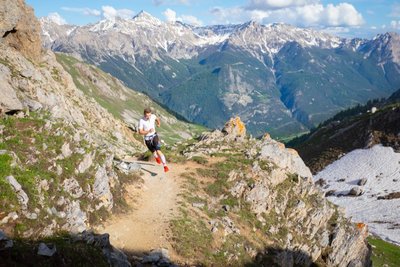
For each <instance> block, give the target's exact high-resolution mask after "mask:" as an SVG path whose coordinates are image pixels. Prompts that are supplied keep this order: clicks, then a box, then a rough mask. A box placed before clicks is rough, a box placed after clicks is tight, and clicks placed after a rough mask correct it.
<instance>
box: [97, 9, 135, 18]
mask: <svg viewBox="0 0 400 267" xmlns="http://www.w3.org/2000/svg"><path fill="white" fill-rule="evenodd" d="M101 9H102V11H103V17H104V18H106V19H113V18H115V17H120V18H123V19H129V18H132V17H133V14H134V11H133V10H130V9H115V8H114V7H112V6H102V7H101Z"/></svg>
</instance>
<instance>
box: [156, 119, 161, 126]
mask: <svg viewBox="0 0 400 267" xmlns="http://www.w3.org/2000/svg"><path fill="white" fill-rule="evenodd" d="M156 125H157V127H160V125H161V121H160V119H159V118H158V117H156Z"/></svg>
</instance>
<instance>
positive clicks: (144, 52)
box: [42, 13, 400, 137]
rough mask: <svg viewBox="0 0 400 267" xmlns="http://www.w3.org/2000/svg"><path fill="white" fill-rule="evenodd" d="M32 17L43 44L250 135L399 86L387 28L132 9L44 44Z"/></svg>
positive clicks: (314, 119) (176, 107)
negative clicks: (366, 33) (347, 35)
mask: <svg viewBox="0 0 400 267" xmlns="http://www.w3.org/2000/svg"><path fill="white" fill-rule="evenodd" d="M138 21H140V23H139V22H138ZM42 24H43V29H44V33H43V38H44V39H45V41H44V43H45V44H46V47H49V48H51V49H53V50H54V51H60V52H65V53H69V54H72V55H74V56H75V57H78V58H80V59H83V60H85V61H87V62H89V63H91V64H95V65H97V66H98V67H100V68H101V69H103V70H104V71H106V72H109V73H111V74H112V75H114V76H116V77H118V78H120V79H121V80H123V81H124V82H125V83H126V85H127V86H129V87H130V88H133V89H135V90H139V91H141V92H144V93H146V94H147V95H149V96H150V97H151V98H152V99H154V100H156V101H157V102H159V103H162V104H163V105H165V106H168V107H169V108H170V109H171V110H173V111H174V112H176V113H177V114H180V115H182V116H183V117H184V118H185V119H187V120H189V121H192V122H196V123H200V124H203V125H205V126H207V127H210V128H216V127H221V126H222V125H223V123H224V122H225V121H226V120H227V119H229V118H230V117H232V116H235V115H239V116H241V117H242V118H243V119H244V121H245V123H246V125H247V127H248V129H249V131H250V132H251V133H252V134H254V135H256V136H259V135H262V134H263V133H265V132H267V131H268V132H270V133H271V134H272V135H273V136H281V137H284V136H288V135H293V134H298V133H299V132H305V131H307V130H308V129H310V128H312V127H314V126H316V125H317V124H318V123H320V122H322V121H323V120H325V119H327V118H329V117H330V116H331V115H333V114H335V113H336V112H337V111H340V110H342V109H345V108H347V107H349V106H353V105H356V104H358V103H365V102H367V101H368V100H369V99H374V98H379V97H386V96H388V95H389V94H391V93H392V92H393V91H394V90H395V88H396V89H397V88H398V87H399V86H400V78H398V77H400V75H398V74H399V73H400V66H399V62H398V60H397V58H398V56H397V55H398V47H399V45H398V44H397V42H396V40H397V39H398V35H397V34H395V33H388V34H386V35H383V36H387V38H386V39H385V38H384V37H382V36H380V37H377V38H375V39H373V40H365V39H359V38H356V39H344V38H340V37H336V36H332V35H330V34H327V33H323V32H318V31H316V30H313V29H303V28H296V27H293V26H291V25H287V24H270V25H261V24H259V23H256V22H251V21H250V22H247V23H244V24H237V25H216V26H205V27H194V26H190V25H187V24H183V23H180V22H168V23H166V22H161V21H160V20H158V19H156V18H154V17H152V16H151V15H150V14H148V13H140V14H139V15H137V16H136V17H135V19H120V18H116V19H114V20H103V21H100V22H98V23H96V24H90V25H85V26H81V27H78V28H76V29H75V30H74V31H72V32H71V33H70V34H69V35H67V34H64V35H61V36H59V37H58V38H57V37H54V38H53V40H54V41H53V42H52V43H51V42H49V40H50V39H49V38H48V37H46V36H51V32H49V31H48V30H46V29H49V28H51V27H50V26H49V25H48V24H46V22H44V20H42ZM103 24H104V25H103ZM101 25H103V26H104V27H103V26H101ZM102 28H104V29H105V30H102ZM46 38H47V39H46ZM46 40H47V41H46ZM383 42H386V45H383ZM377 47H381V49H377ZM343 66H344V67H343ZM206 80H209V81H213V82H212V83H208V82H207V81H206ZM356 85H358V87H356ZM378 85H379V86H378ZM190 90H192V92H190ZM199 94H202V95H203V97H202V102H201V103H196V96H198V95H199ZM179 95H182V96H183V97H179ZM211 103H213V104H211ZM212 105H218V106H219V107H220V108H219V109H218V110H216V109H215V108H213V107H212Z"/></svg>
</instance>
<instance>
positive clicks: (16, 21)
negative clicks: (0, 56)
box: [0, 0, 42, 60]
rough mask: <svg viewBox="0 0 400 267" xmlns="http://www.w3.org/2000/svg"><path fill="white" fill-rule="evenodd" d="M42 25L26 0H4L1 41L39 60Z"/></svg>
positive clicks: (1, 7)
mask: <svg viewBox="0 0 400 267" xmlns="http://www.w3.org/2000/svg"><path fill="white" fill-rule="evenodd" d="M40 33H41V27H40V24H39V22H38V20H37V19H36V18H35V16H34V13H33V9H32V8H30V7H29V6H27V5H26V4H25V1H24V0H3V1H2V3H1V5H0V36H1V38H0V42H1V43H4V44H6V45H7V46H10V47H13V48H14V49H16V50H17V51H19V52H21V53H22V54H23V55H24V56H26V57H28V58H30V59H33V60H38V59H39V58H40V56H41V51H42V41H41V37H40Z"/></svg>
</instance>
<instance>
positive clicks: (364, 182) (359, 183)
mask: <svg viewBox="0 0 400 267" xmlns="http://www.w3.org/2000/svg"><path fill="white" fill-rule="evenodd" d="M367 181H368V179H367V178H362V179H360V180H359V181H358V182H357V185H359V186H363V185H365V184H366V183H367Z"/></svg>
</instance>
